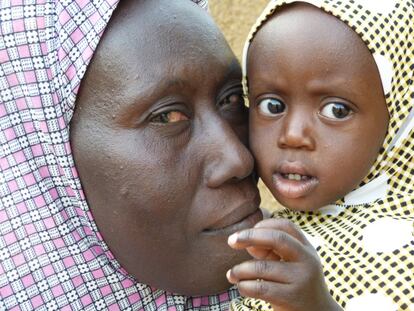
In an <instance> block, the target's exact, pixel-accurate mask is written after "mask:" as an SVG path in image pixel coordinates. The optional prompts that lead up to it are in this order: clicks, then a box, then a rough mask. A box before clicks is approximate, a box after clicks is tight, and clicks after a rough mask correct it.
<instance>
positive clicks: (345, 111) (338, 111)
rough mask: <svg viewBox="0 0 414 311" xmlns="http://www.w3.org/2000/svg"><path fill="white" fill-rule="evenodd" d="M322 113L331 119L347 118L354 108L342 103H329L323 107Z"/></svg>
mask: <svg viewBox="0 0 414 311" xmlns="http://www.w3.org/2000/svg"><path fill="white" fill-rule="evenodd" d="M320 114H321V115H322V116H324V117H326V118H329V119H345V118H346V117H348V116H349V115H350V114H352V109H351V108H349V107H348V106H347V105H345V104H342V103H329V104H327V105H325V106H324V107H323V108H322V110H321V112H320Z"/></svg>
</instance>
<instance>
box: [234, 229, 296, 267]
mask: <svg viewBox="0 0 414 311" xmlns="http://www.w3.org/2000/svg"><path fill="white" fill-rule="evenodd" d="M228 244H229V245H230V246H231V247H232V248H235V249H245V248H248V247H259V248H262V249H271V250H272V251H273V252H274V253H275V254H276V255H278V256H280V257H281V258H282V259H283V260H284V261H298V260H300V259H301V258H303V254H304V246H303V244H302V243H301V242H299V241H298V240H297V239H296V238H294V237H292V236H291V235H289V234H288V233H286V232H284V231H280V230H275V229H269V228H253V229H247V230H243V231H240V232H236V233H234V234H232V235H231V236H230V237H229V239H228Z"/></svg>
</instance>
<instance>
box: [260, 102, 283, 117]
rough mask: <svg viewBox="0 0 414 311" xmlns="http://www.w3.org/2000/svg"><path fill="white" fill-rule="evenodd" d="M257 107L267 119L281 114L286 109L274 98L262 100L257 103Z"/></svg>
mask: <svg viewBox="0 0 414 311" xmlns="http://www.w3.org/2000/svg"><path fill="white" fill-rule="evenodd" d="M258 107H259V111H260V113H261V114H263V115H265V116H268V117H274V116H276V115H278V114H281V113H283V112H284V111H285V109H286V105H285V104H284V103H283V102H282V101H280V100H278V99H276V98H266V99H263V100H261V101H260V102H259V104H258Z"/></svg>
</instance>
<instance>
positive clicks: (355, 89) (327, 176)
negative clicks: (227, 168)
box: [247, 4, 388, 211]
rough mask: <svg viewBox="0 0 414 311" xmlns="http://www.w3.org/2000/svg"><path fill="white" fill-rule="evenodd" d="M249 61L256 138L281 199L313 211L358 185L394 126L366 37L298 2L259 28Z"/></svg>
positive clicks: (260, 159)
mask: <svg viewBox="0 0 414 311" xmlns="http://www.w3.org/2000/svg"><path fill="white" fill-rule="evenodd" d="M247 66H248V67H247V74H248V78H249V101H250V145H251V149H252V151H253V154H254V156H255V158H256V160H257V167H258V172H259V175H260V177H261V178H262V179H263V181H264V183H265V184H266V185H267V187H268V188H269V189H270V191H271V192H272V194H273V195H274V196H275V197H276V199H277V200H278V201H279V202H280V203H281V204H283V205H284V206H286V207H288V208H291V209H293V210H302V211H306V210H307V211H310V210H316V209H318V208H320V207H323V206H325V205H327V204H329V203H334V202H335V201H336V200H338V199H340V198H341V197H343V196H344V195H346V194H347V193H348V192H350V191H352V190H353V189H354V188H355V187H356V186H358V184H359V183H360V182H361V180H362V179H363V178H364V177H365V176H366V174H367V173H368V171H369V169H370V167H371V165H372V164H373V162H374V161H375V158H376V156H377V154H378V152H379V150H380V148H381V145H382V143H383V139H384V137H385V133H386V130H387V126H388V112H387V108H386V103H385V99H384V95H383V91H382V86H381V81H380V77H379V73H378V71H377V67H376V64H375V62H374V59H373V57H372V55H371V53H370V52H369V50H368V49H367V47H366V46H365V45H364V43H363V42H362V40H361V39H360V37H359V36H358V35H357V34H356V33H354V32H353V31H352V30H351V29H350V28H348V26H346V25H345V24H343V23H342V22H341V21H339V20H337V19H336V18H334V17H333V16H330V15H328V14H326V13H324V12H323V11H321V10H319V9H317V8H314V7H312V6H310V5H305V4H299V5H297V4H295V5H293V6H290V7H289V8H286V9H284V10H282V11H281V12H280V13H277V15H276V16H274V17H272V18H271V20H269V21H268V22H267V23H266V24H265V25H264V26H263V28H262V29H261V30H260V31H259V32H258V34H257V35H256V37H255V38H254V41H253V43H252V45H251V48H250V50H249V55H248V65H247Z"/></svg>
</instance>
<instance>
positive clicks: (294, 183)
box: [273, 161, 319, 199]
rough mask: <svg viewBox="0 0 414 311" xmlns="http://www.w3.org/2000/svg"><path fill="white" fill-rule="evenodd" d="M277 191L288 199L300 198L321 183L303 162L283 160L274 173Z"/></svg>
mask: <svg viewBox="0 0 414 311" xmlns="http://www.w3.org/2000/svg"><path fill="white" fill-rule="evenodd" d="M273 183H274V185H275V189H276V191H277V192H278V193H279V194H280V195H281V196H283V197H284V198H287V199H298V198H301V197H304V196H306V195H308V194H310V193H311V192H312V191H313V190H315V188H316V187H317V186H318V184H319V180H318V178H316V177H315V176H313V175H312V174H311V173H309V171H308V169H306V166H304V165H303V164H302V163H301V162H296V161H294V162H290V161H287V162H283V163H282V164H281V165H280V167H279V169H278V170H277V172H275V173H274V174H273Z"/></svg>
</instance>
